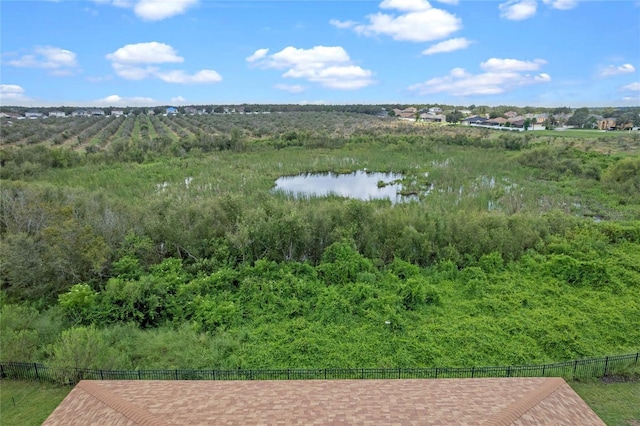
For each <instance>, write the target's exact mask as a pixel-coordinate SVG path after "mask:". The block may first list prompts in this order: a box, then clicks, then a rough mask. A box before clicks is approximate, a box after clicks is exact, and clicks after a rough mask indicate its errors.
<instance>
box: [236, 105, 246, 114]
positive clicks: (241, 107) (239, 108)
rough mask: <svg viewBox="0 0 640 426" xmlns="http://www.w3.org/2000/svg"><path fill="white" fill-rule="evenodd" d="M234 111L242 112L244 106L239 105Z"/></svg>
mask: <svg viewBox="0 0 640 426" xmlns="http://www.w3.org/2000/svg"><path fill="white" fill-rule="evenodd" d="M236 113H238V114H244V107H243V106H240V107H238V108H236Z"/></svg>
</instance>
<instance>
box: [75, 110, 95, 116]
mask: <svg viewBox="0 0 640 426" xmlns="http://www.w3.org/2000/svg"><path fill="white" fill-rule="evenodd" d="M90 115H91V114H89V112H87V111H85V110H81V109H78V110H75V111H73V112H72V113H71V116H72V117H89V116H90Z"/></svg>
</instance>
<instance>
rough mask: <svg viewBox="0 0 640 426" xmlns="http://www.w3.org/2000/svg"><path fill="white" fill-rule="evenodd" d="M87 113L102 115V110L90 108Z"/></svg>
mask: <svg viewBox="0 0 640 426" xmlns="http://www.w3.org/2000/svg"><path fill="white" fill-rule="evenodd" d="M89 115H91V116H92V117H104V111H103V110H101V109H92V110H91V111H89Z"/></svg>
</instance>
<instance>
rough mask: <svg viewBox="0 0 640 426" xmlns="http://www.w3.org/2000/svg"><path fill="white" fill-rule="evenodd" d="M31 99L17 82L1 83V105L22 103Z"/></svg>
mask: <svg viewBox="0 0 640 426" xmlns="http://www.w3.org/2000/svg"><path fill="white" fill-rule="evenodd" d="M27 101H29V98H28V97H27V96H26V95H25V94H24V89H23V88H22V87H21V86H18V85H17V84H0V105H11V104H20V103H23V102H27Z"/></svg>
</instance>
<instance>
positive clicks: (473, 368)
mask: <svg viewBox="0 0 640 426" xmlns="http://www.w3.org/2000/svg"><path fill="white" fill-rule="evenodd" d="M475 373H476V367H475V365H474V366H473V367H471V378H472V379H473V376H475Z"/></svg>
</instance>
